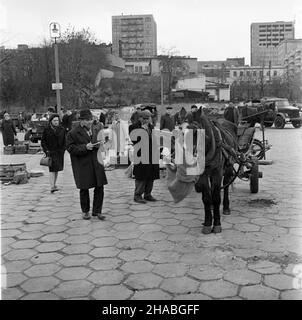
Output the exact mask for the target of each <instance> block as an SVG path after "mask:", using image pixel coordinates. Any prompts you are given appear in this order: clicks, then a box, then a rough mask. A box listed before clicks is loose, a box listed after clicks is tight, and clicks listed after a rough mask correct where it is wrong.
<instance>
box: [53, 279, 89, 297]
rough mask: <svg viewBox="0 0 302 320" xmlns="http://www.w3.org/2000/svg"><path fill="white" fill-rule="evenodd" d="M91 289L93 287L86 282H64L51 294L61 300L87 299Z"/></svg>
mask: <svg viewBox="0 0 302 320" xmlns="http://www.w3.org/2000/svg"><path fill="white" fill-rule="evenodd" d="M93 288H94V285H93V284H92V283H91V282H89V281H87V280H74V281H64V282H62V283H61V284H60V285H59V286H58V287H57V288H56V289H54V290H53V293H54V294H56V295H57V296H59V297H62V298H63V299H67V298H75V297H87V296H88V295H89V293H90V292H91V291H92V290H93Z"/></svg>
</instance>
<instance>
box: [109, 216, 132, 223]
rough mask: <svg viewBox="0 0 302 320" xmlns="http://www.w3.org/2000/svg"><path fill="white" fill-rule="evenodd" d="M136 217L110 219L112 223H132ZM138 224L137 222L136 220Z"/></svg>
mask: <svg viewBox="0 0 302 320" xmlns="http://www.w3.org/2000/svg"><path fill="white" fill-rule="evenodd" d="M133 219H134V217H132V216H117V217H112V218H110V221H112V222H114V223H120V222H130V221H133ZM135 222H136V220H135Z"/></svg>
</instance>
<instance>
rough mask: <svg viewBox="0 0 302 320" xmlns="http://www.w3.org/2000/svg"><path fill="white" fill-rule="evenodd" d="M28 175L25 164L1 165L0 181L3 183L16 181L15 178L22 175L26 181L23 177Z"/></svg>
mask: <svg viewBox="0 0 302 320" xmlns="http://www.w3.org/2000/svg"><path fill="white" fill-rule="evenodd" d="M17 173H18V174H17ZM26 174H27V171H26V164H25V163H17V164H0V181H2V182H10V181H14V178H15V177H16V176H19V177H20V176H21V175H22V178H23V181H24V177H23V176H24V175H26ZM18 180H19V179H18ZM20 180H21V179H20ZM23 183H25V182H23Z"/></svg>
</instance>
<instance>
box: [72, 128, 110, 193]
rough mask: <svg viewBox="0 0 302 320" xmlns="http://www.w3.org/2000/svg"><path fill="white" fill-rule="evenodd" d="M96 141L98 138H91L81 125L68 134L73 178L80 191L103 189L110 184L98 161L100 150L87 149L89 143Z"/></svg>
mask: <svg viewBox="0 0 302 320" xmlns="http://www.w3.org/2000/svg"><path fill="white" fill-rule="evenodd" d="M96 141H97V140H96V137H95V136H94V135H92V137H90V136H89V134H88V133H87V131H86V130H85V128H83V127H81V125H80V124H78V125H77V126H76V127H75V128H73V129H72V130H71V131H69V132H68V134H67V138H66V148H67V151H68V152H69V153H70V159H71V165H72V171H73V176H74V180H75V183H76V186H77V188H78V189H90V188H94V187H101V186H103V185H105V184H107V183H108V182H107V178H106V174H105V170H104V166H103V165H102V164H100V163H99V161H98V159H97V152H98V149H97V148H95V149H93V150H87V148H86V145H87V143H89V142H92V143H94V142H96Z"/></svg>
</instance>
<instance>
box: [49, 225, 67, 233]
mask: <svg viewBox="0 0 302 320" xmlns="http://www.w3.org/2000/svg"><path fill="white" fill-rule="evenodd" d="M67 229H68V227H66V226H60V225H59V226H47V227H44V228H43V232H44V234H45V233H60V232H64V231H66V230H67Z"/></svg>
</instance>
